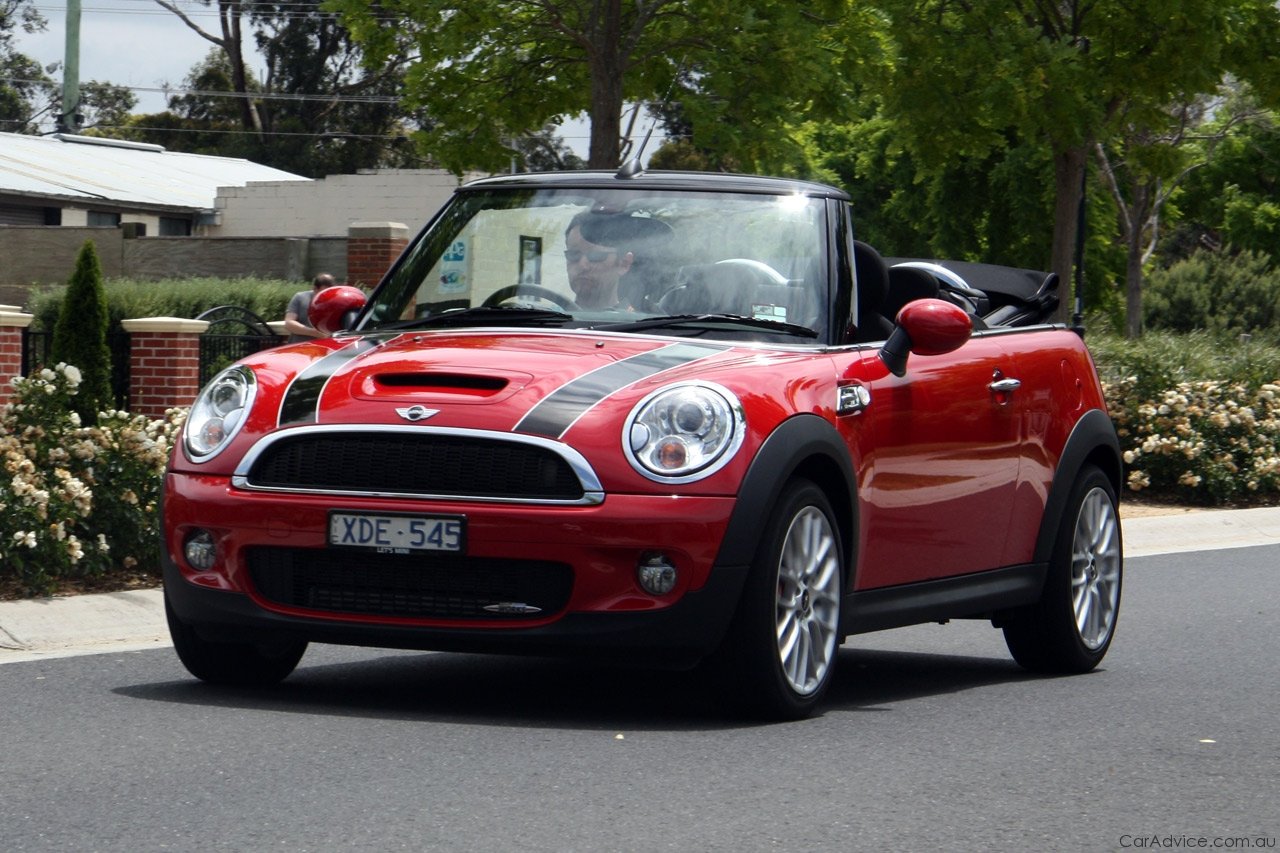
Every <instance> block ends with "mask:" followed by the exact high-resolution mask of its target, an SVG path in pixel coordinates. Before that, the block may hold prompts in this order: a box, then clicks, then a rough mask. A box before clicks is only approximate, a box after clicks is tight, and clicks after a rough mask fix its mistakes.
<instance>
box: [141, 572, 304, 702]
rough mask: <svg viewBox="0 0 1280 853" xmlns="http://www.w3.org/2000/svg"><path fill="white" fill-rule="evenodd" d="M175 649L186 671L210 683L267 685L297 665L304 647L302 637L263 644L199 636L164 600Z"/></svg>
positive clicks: (281, 678)
mask: <svg viewBox="0 0 1280 853" xmlns="http://www.w3.org/2000/svg"><path fill="white" fill-rule="evenodd" d="M164 615H165V619H166V620H167V621H168V623H169V635H170V636H171V637H172V638H173V648H174V651H176V652H177V653H178V659H179V660H181V661H182V665H183V666H185V667H186V668H187V671H188V672H190V673H191V674H192V675H194V676H195V677H196V678H198V679H200V680H201V681H207V682H209V683H210V684H227V685H235V686H240V687H266V686H270V685H272V684H278V683H280V682H281V681H283V680H284V679H285V678H287V677H288V675H289V673H291V672H293V670H294V669H295V668H296V667H297V666H298V661H299V660H301V659H302V654H303V652H305V651H306V650H307V643H306V641H305V640H275V641H272V642H263V643H214V642H210V641H208V640H205V639H202V638H201V637H200V635H199V634H198V633H197V632H196V629H195V628H194V627H192V626H191V625H190V624H188V623H186V622H184V621H182V620H181V619H180V618H178V615H177V614H176V613H174V612H173V607H172V606H171V605H170V604H169V597H168V596H167V595H166V596H165V599H164Z"/></svg>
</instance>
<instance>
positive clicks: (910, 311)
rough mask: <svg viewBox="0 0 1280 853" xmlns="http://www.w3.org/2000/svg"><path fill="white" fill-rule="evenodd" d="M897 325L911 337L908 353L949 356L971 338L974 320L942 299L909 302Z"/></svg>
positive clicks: (962, 310) (959, 308)
mask: <svg viewBox="0 0 1280 853" xmlns="http://www.w3.org/2000/svg"><path fill="white" fill-rule="evenodd" d="M897 322H898V325H899V326H901V327H903V328H904V329H906V331H907V334H908V335H909V336H910V337H911V351H912V352H913V353H915V354H917V355H942V354H943V353H948V352H951V351H952V350H956V349H959V348H960V346H961V345H962V344H963V343H964V342H965V341H967V340H969V336H970V335H971V334H973V319H972V318H971V317H970V316H969V315H968V314H966V313H965V311H964V309H963V308H961V307H960V306H958V305H953V304H952V303H950V302H944V301H943V300H941V299H917V300H916V301H915V302H908V303H907V304H906V306H905V307H904V308H903V309H902V310H901V311H899V312H898V320H897Z"/></svg>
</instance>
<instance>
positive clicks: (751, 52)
mask: <svg viewBox="0 0 1280 853" xmlns="http://www.w3.org/2000/svg"><path fill="white" fill-rule="evenodd" d="M847 5H848V4H847V2H845V0H820V2H810V3H805V4H793V3H783V2H768V1H767V0H733V2H731V1H730V0H629V1H628V2H624V0H600V2H594V3H580V2H576V0H472V2H468V3H465V4H458V3H455V2H451V0H382V2H378V3H374V4H370V3H366V2H364V0H329V2H328V3H327V4H326V8H330V9H334V10H336V11H339V12H341V13H342V16H343V20H344V21H345V22H346V24H347V26H348V27H349V28H350V29H351V33H352V36H353V37H354V38H355V40H356V41H357V42H358V43H359V44H361V45H362V46H363V47H364V49H365V51H366V52H367V54H368V56H369V58H370V59H371V60H372V61H373V62H374V63H375V64H376V63H378V62H380V61H383V60H385V59H386V58H387V57H388V56H390V55H392V53H393V52H394V51H395V50H396V49H397V48H398V46H399V45H400V39H402V38H408V39H409V40H410V41H411V42H412V44H413V46H414V48H415V49H416V56H415V63H414V64H413V65H412V67H411V68H410V69H409V71H408V74H407V76H406V78H405V90H406V91H405V96H406V97H405V100H406V103H407V104H409V105H411V106H412V107H415V108H422V109H424V110H425V111H426V113H427V114H429V115H430V116H431V119H432V120H433V124H432V125H431V126H430V127H427V128H425V129H424V130H423V131H422V132H421V134H420V145H421V147H422V148H423V149H424V150H425V151H427V152H429V154H430V155H431V156H433V157H434V158H436V159H438V160H439V161H440V162H441V163H442V164H443V165H444V166H445V167H447V168H449V169H452V170H453V171H455V172H458V173H461V172H463V171H465V170H467V169H469V168H487V169H494V170H497V169H501V168H503V167H504V166H505V165H506V164H507V162H508V160H509V158H510V156H511V149H512V148H513V140H514V139H516V138H518V137H522V136H526V135H528V134H529V133H530V131H532V130H535V129H537V128H541V127H543V126H545V125H546V124H548V123H552V124H558V123H560V122H562V121H563V119H564V118H565V117H567V116H573V115H578V114H582V113H585V114H586V115H587V117H588V119H589V122H590V127H591V142H590V150H589V154H588V165H589V166H590V167H592V168H613V167H615V166H617V165H618V163H619V158H620V151H621V122H622V114H623V110H624V104H627V103H637V102H649V101H657V102H662V101H664V100H665V96H666V94H667V93H668V92H669V91H671V88H672V84H673V82H674V81H676V80H677V79H683V80H685V81H687V84H688V85H686V86H683V87H681V89H682V90H681V95H680V97H681V99H682V101H683V103H684V105H685V107H686V109H687V110H688V111H689V113H690V115H691V116H692V118H693V121H694V123H695V125H696V126H697V127H698V128H699V130H700V131H701V132H704V133H705V134H706V135H707V137H708V140H709V142H708V144H710V145H711V146H713V147H717V148H720V149H722V150H729V149H737V150H739V151H742V152H746V153H747V155H748V157H747V160H748V162H758V161H760V160H762V159H764V158H763V157H762V153H770V152H771V150H772V149H770V147H769V146H770V144H776V143H777V141H778V140H780V139H785V135H786V130H785V126H786V124H787V122H785V121H779V117H780V116H786V117H787V118H788V119H791V118H796V119H798V118H800V117H801V113H802V112H803V111H804V110H806V109H810V108H821V107H824V106H830V105H833V104H838V103H839V102H840V96H839V87H838V86H837V85H836V84H837V79H838V75H837V70H838V67H839V60H840V53H839V51H838V49H837V47H838V45H840V44H843V43H844V41H843V39H842V36H841V33H842V32H843V30H842V28H843V27H844V26H845V25H846V23H847V20H846V15H847Z"/></svg>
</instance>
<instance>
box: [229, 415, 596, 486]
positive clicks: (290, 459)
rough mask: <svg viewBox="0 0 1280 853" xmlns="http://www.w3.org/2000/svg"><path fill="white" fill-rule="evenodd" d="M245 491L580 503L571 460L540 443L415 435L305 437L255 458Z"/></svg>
mask: <svg viewBox="0 0 1280 853" xmlns="http://www.w3.org/2000/svg"><path fill="white" fill-rule="evenodd" d="M246 482H247V485H249V486H250V487H258V488H276V489H320V490H326V491H338V492H349V493H350V492H355V493H381V494H403V495H439V496H446V497H450V496H456V497H462V498H481V499H492V500H551V501H579V500H582V499H583V496H584V494H585V491H584V489H583V485H582V482H581V481H580V480H579V479H578V476H577V475H576V474H575V473H574V470H573V468H572V467H571V466H570V465H569V463H568V462H566V461H565V459H564V458H563V457H562V456H560V455H559V454H558V453H556V452H554V451H553V450H551V449H549V448H547V447H543V446H540V445H536V444H526V443H522V442H516V441H506V440H503V439H499V438H483V437H477V436H462V435H450V434H442V433H434V432H429V431H425V430H424V431H412V432H337V433H331V432H304V433H301V434H299V435H296V436H288V437H281V438H280V439H278V440H276V441H274V442H273V443H272V444H271V445H270V446H269V447H267V448H266V449H265V450H264V451H263V453H262V455H261V456H259V457H258V458H257V459H255V460H254V462H253V465H252V467H251V468H250V469H249V471H248V476H247V480H246Z"/></svg>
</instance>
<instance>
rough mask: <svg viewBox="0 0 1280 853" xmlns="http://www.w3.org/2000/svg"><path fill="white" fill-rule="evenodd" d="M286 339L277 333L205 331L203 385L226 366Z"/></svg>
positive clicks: (201, 364) (201, 372) (202, 361)
mask: <svg viewBox="0 0 1280 853" xmlns="http://www.w3.org/2000/svg"><path fill="white" fill-rule="evenodd" d="M284 341H285V339H284V338H281V337H277V336H276V335H211V334H209V333H208V332H205V333H204V334H203V335H201V336H200V385H201V387H203V386H204V384H205V383H206V382H208V381H209V380H210V379H212V378H213V377H215V376H217V375H218V371H220V370H222V369H223V368H224V367H227V366H229V365H231V364H232V363H234V362H237V361H239V360H240V359H242V358H244V357H245V356H250V355H253V354H254V353H255V352H261V351H262V350H264V349H269V348H271V347H274V346H279V345H280V344H282V343H284Z"/></svg>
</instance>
